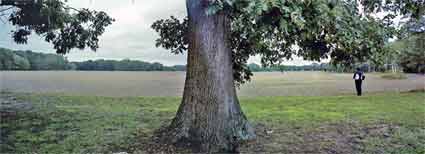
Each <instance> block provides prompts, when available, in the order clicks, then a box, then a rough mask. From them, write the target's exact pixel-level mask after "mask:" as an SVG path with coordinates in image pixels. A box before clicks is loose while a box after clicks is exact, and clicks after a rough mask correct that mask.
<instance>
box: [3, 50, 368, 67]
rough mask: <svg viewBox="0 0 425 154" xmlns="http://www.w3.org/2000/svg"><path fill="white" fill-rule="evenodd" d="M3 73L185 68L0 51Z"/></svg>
mask: <svg viewBox="0 0 425 154" xmlns="http://www.w3.org/2000/svg"><path fill="white" fill-rule="evenodd" d="M248 67H249V68H250V69H251V71H253V72H273V71H281V72H283V71H331V72H350V71H352V68H351V69H350V68H346V67H342V66H333V65H329V64H328V63H320V64H318V63H313V64H311V65H303V66H295V65H274V66H271V67H262V66H260V65H258V64H255V63H251V64H249V65H248ZM366 67H368V66H367V65H365V68H364V69H363V70H365V71H366V70H367V68H366ZM0 70H82V71H185V70H186V66H185V65H175V66H164V65H163V64H161V63H157V62H155V63H149V62H143V61H138V60H129V59H124V60H119V61H117V60H103V59H100V60H88V61H83V62H69V61H68V60H67V59H66V57H64V56H62V55H58V54H46V53H38V52H32V51H13V50H9V49H5V48H0Z"/></svg>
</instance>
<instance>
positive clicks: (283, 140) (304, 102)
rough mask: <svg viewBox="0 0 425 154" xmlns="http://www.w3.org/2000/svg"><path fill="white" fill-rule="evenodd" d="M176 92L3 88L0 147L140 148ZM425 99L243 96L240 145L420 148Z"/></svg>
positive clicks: (169, 111) (424, 144)
mask: <svg viewBox="0 0 425 154" xmlns="http://www.w3.org/2000/svg"><path fill="white" fill-rule="evenodd" d="M180 99H181V98H178V97H122V98H120V97H101V96H64V95H59V94H16V93H2V94H1V95H0V100H1V106H0V110H1V111H2V112H1V113H2V114H1V125H0V126H1V140H0V141H1V142H0V143H1V145H0V149H1V151H0V153H28V152H35V153H104V152H122V151H126V152H134V151H139V152H143V151H144V150H145V149H144V148H145V146H144V144H145V143H143V142H145V141H148V140H149V138H150V136H151V135H152V134H153V132H154V130H155V129H158V128H160V127H161V126H163V125H166V124H168V123H169V122H170V120H171V119H172V117H173V116H174V114H175V112H176V110H177V107H178V105H179V103H180ZM424 99H425V93H423V92H416V93H376V94H366V96H363V97H356V96H310V97H301V96H294V97H250V98H248V97H242V98H241V100H240V101H241V104H242V107H243V110H244V112H245V114H246V115H247V116H248V119H249V120H250V121H251V122H252V124H253V125H254V127H255V128H256V131H257V135H258V137H257V138H258V139H257V141H255V142H252V143H249V144H247V145H245V146H244V147H242V148H241V150H242V151H243V152H266V153H273V152H282V153H352V152H355V153H421V154H423V153H424V152H425V118H424V117H425V101H424ZM4 111H7V112H4Z"/></svg>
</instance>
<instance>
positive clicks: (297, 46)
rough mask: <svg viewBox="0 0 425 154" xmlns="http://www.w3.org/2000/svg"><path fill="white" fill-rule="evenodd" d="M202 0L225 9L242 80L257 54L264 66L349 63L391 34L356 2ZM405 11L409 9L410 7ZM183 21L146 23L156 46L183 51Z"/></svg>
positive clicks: (377, 48)
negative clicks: (298, 61) (153, 33)
mask: <svg viewBox="0 0 425 154" xmlns="http://www.w3.org/2000/svg"><path fill="white" fill-rule="evenodd" d="M208 2H209V4H207V5H210V6H209V9H208V12H207V13H208V14H215V13H225V14H227V15H228V16H229V18H230V20H231V21H230V22H231V34H230V35H231V37H230V40H229V42H230V46H231V48H232V51H233V56H232V57H233V69H234V77H235V80H236V81H238V83H244V82H245V81H247V80H249V79H250V76H251V75H252V73H251V70H250V69H249V67H248V66H247V61H248V59H249V57H250V56H255V55H259V56H261V62H262V64H263V65H265V66H270V65H274V64H277V63H280V62H281V61H282V60H287V59H292V58H293V57H294V56H298V57H303V58H304V60H311V61H320V60H322V59H326V58H330V59H332V62H333V63H335V64H336V63H340V64H345V65H351V64H353V63H354V62H356V61H365V60H366V59H367V58H368V57H369V56H371V55H372V53H375V54H376V53H380V52H385V51H384V48H383V47H384V45H385V43H386V42H387V40H388V39H389V38H391V37H392V35H393V33H394V30H393V29H391V28H388V27H387V25H386V24H385V22H383V20H379V19H375V18H373V17H371V16H366V15H362V14H361V12H360V11H361V10H360V9H359V8H358V5H359V3H357V2H356V1H339V0H305V1H295V0H293V1H292V0H290V1H283V0H266V1H264V0H253V1H244V0H234V1H222V0H216V1H208ZM362 4H363V5H365V6H366V7H365V10H366V13H372V12H376V11H377V10H375V9H379V8H377V7H375V5H377V4H378V3H375V2H373V3H372V2H370V3H368V2H366V1H362ZM366 4H367V5H366ZM372 4H374V5H372ZM382 5H383V6H386V4H382ZM395 9H397V8H395ZM403 10H404V9H403ZM408 10H411V11H412V12H415V10H414V9H408ZM416 12H417V11H416ZM187 22H188V20H187V18H184V19H183V20H179V19H177V18H175V17H171V18H170V19H165V20H164V19H162V20H158V21H156V22H155V23H153V25H152V28H153V29H154V30H156V31H157V32H158V33H159V36H160V38H158V39H157V40H156V42H157V44H156V45H157V46H162V47H164V48H166V49H170V50H171V51H172V52H173V53H177V54H178V53H182V52H183V51H185V50H186V49H187V45H188V44H187V43H188V41H187V40H188V38H187V37H188V23H187Z"/></svg>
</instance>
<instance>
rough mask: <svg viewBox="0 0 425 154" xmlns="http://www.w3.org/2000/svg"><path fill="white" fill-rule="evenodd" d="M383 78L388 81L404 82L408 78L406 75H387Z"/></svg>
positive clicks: (382, 76)
mask: <svg viewBox="0 0 425 154" xmlns="http://www.w3.org/2000/svg"><path fill="white" fill-rule="evenodd" d="M381 78H383V79H388V80H403V79H407V76H406V74H404V73H387V74H383V75H381Z"/></svg>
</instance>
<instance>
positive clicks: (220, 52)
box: [169, 0, 255, 152]
mask: <svg viewBox="0 0 425 154" xmlns="http://www.w3.org/2000/svg"><path fill="white" fill-rule="evenodd" d="M186 3H187V4H186V5H187V9H188V16H189V28H190V43H189V51H188V64H187V73H186V82H185V88H184V93H183V100H182V103H181V105H180V107H179V109H178V112H177V115H176V117H175V118H174V119H173V121H172V123H171V125H170V128H171V129H170V130H169V131H171V132H173V134H174V135H173V138H174V142H179V143H190V144H191V145H192V147H194V148H197V150H200V151H198V152H218V151H223V150H224V151H233V150H235V148H237V146H238V144H239V143H240V142H241V141H243V140H251V139H254V138H255V134H254V130H253V129H252V127H251V126H250V124H249V123H248V121H247V119H246V116H245V115H244V114H243V112H242V110H241V107H240V105H239V101H238V98H237V96H236V88H235V84H234V80H233V69H232V57H231V56H232V53H231V49H230V48H229V42H228V34H230V33H229V30H230V20H229V19H228V17H227V16H226V14H224V13H223V12H218V13H216V14H214V15H207V14H206V12H207V11H206V9H207V7H208V3H209V2H208V0H187V2H186Z"/></svg>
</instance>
